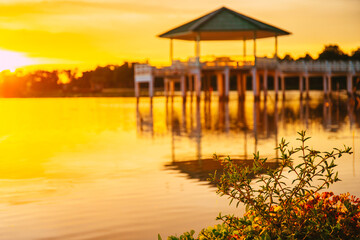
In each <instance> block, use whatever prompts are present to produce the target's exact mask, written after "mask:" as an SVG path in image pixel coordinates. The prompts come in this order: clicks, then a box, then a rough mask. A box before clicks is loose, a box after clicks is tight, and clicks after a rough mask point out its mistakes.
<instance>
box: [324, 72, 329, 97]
mask: <svg viewBox="0 0 360 240" xmlns="http://www.w3.org/2000/svg"><path fill="white" fill-rule="evenodd" d="M323 90H324V94H325V95H327V94H328V86H327V81H326V75H323Z"/></svg>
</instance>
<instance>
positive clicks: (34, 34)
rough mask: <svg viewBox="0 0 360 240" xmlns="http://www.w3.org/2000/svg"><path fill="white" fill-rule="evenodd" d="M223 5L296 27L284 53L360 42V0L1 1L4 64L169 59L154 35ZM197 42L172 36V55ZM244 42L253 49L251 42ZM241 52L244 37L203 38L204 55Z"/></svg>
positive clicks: (183, 54)
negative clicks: (236, 38) (206, 40)
mask: <svg viewBox="0 0 360 240" xmlns="http://www.w3.org/2000/svg"><path fill="white" fill-rule="evenodd" d="M223 5H224V6H226V7H228V8H231V9H233V10H235V11H238V12H240V13H243V14H245V15H248V16H250V17H254V18H256V19H259V20H261V21H264V22H267V23H270V24H273V25H275V26H277V27H280V28H283V29H285V30H288V31H290V32H292V33H293V35H291V36H286V37H281V38H279V55H280V56H284V55H285V54H286V53H289V54H291V55H292V56H294V57H299V56H303V55H304V54H305V53H306V52H308V53H310V54H311V55H313V56H317V54H318V53H319V52H320V51H321V50H322V49H323V47H324V45H325V44H338V45H339V46H340V47H341V49H342V50H343V51H344V52H346V53H351V51H353V50H355V49H357V48H358V47H359V45H360V41H359V39H360V31H357V29H360V2H359V1H357V0H344V1H341V0H330V1H327V0H318V1H310V0H304V1H284V0H275V1H271V2H270V1H266V0H259V1H234V0H225V1H205V0H199V1H196V2H194V1H188V0H186V1H175V0H170V1H164V0H155V1H151V2H144V1H137V0H136V1H130V0H118V1H115V0H103V1H100V0H81V1H80V0H72V1H59V0H51V1H39V0H15V1H13V0H12V1H8V0H0V16H1V17H0V34H1V36H2V37H1V38H0V48H2V49H4V50H7V51H11V52H17V53H14V54H15V55H14V54H13V55H11V56H13V57H12V58H11V61H10V62H9V61H7V60H5V59H4V58H5V57H6V56H7V55H6V54H5V56H4V55H2V56H1V66H0V69H6V68H10V69H14V68H16V67H19V66H23V65H29V64H46V63H49V61H47V60H46V59H56V61H51V64H57V63H63V62H74V63H76V64H77V65H87V66H89V65H92V66H93V65H105V64H121V63H122V62H124V61H145V60H149V61H150V62H151V63H152V64H167V63H168V60H169V49H168V48H169V47H168V46H169V42H168V41H167V40H166V39H160V38H158V37H156V36H157V35H158V34H160V33H163V32H164V31H167V30H169V29H171V28H173V27H176V26H178V25H181V24H183V23H185V22H188V21H190V20H192V19H194V18H197V17H199V16H202V15H204V14H206V13H208V12H210V11H213V10H215V9H217V8H219V7H221V6H223ZM193 47H194V44H193V43H192V42H187V41H175V42H174V57H175V58H181V59H186V58H187V57H189V56H193V55H194V49H193ZM247 47H248V52H251V49H252V42H251V41H249V43H248V44H247ZM257 48H258V55H259V56H264V55H267V56H271V55H272V54H273V52H274V40H273V39H265V40H259V42H258V44H257ZM18 53H19V54H18ZM20 53H21V54H20ZM241 54H242V43H241V42H237V41H230V42H227V43H226V44H224V42H204V43H202V44H201V55H202V56H211V55H217V56H226V55H241ZM32 58H33V59H38V60H36V61H33V60H30V59H32ZM39 59H40V60H39Z"/></svg>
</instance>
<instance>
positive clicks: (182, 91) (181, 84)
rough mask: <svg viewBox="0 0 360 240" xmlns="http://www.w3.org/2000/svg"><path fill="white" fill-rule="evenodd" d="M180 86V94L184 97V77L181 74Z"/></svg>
mask: <svg viewBox="0 0 360 240" xmlns="http://www.w3.org/2000/svg"><path fill="white" fill-rule="evenodd" d="M180 88H181V96H182V97H184V98H185V97H186V77H185V75H182V76H181V77H180Z"/></svg>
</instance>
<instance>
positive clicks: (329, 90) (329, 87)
mask: <svg viewBox="0 0 360 240" xmlns="http://www.w3.org/2000/svg"><path fill="white" fill-rule="evenodd" d="M327 79H328V84H327V85H328V92H329V94H331V90H332V86H331V74H329V75H327Z"/></svg>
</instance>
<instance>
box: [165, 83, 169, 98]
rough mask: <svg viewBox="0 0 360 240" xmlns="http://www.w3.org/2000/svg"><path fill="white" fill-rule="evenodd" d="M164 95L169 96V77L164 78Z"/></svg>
mask: <svg viewBox="0 0 360 240" xmlns="http://www.w3.org/2000/svg"><path fill="white" fill-rule="evenodd" d="M164 91H165V93H164V95H165V97H168V96H169V79H167V78H165V79H164Z"/></svg>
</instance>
